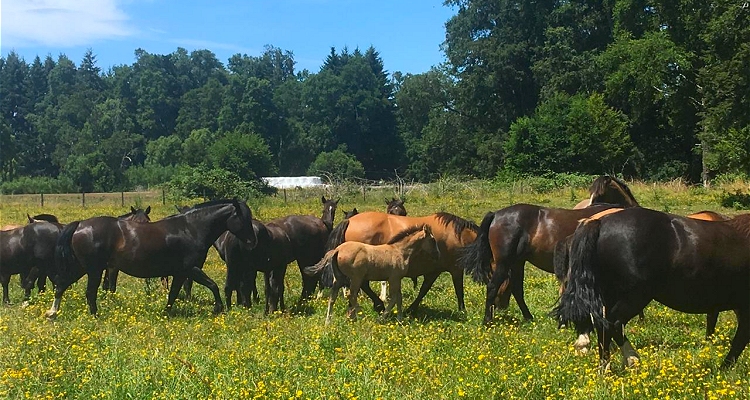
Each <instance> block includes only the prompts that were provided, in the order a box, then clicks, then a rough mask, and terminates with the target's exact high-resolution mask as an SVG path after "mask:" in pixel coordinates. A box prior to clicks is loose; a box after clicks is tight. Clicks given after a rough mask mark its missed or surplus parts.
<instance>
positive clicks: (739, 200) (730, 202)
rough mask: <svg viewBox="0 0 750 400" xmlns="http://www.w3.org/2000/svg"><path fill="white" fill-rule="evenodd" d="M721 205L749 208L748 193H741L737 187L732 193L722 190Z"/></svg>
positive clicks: (739, 208) (742, 208)
mask: <svg viewBox="0 0 750 400" xmlns="http://www.w3.org/2000/svg"><path fill="white" fill-rule="evenodd" d="M721 205H722V207H727V208H734V209H735V210H750V194H746V193H742V191H740V190H739V189H738V190H736V191H735V192H734V193H727V192H724V193H722V194H721Z"/></svg>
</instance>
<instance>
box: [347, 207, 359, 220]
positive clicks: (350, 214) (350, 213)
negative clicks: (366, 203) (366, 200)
mask: <svg viewBox="0 0 750 400" xmlns="http://www.w3.org/2000/svg"><path fill="white" fill-rule="evenodd" d="M357 214H359V211H357V207H354V208H353V209H352V210H351V211H344V219H349V218H351V217H353V216H355V215H357Z"/></svg>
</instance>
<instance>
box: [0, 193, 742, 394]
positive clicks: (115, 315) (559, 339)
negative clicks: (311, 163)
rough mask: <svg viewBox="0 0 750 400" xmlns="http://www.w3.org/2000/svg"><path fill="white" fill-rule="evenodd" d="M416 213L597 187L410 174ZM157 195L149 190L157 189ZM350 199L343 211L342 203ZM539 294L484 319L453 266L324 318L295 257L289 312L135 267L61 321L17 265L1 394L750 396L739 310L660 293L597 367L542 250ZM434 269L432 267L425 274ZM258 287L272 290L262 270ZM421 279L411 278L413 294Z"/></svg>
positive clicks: (373, 206) (697, 201)
mask: <svg viewBox="0 0 750 400" xmlns="http://www.w3.org/2000/svg"><path fill="white" fill-rule="evenodd" d="M631 189H632V191H633V193H634V195H635V196H636V197H637V198H638V200H639V201H640V202H641V204H642V205H643V206H645V207H651V208H655V209H665V208H669V210H670V211H671V212H674V213H677V214H687V213H689V212H694V211H699V210H703V209H710V210H715V211H718V212H721V213H724V214H729V215H732V214H736V213H737V212H736V211H734V210H731V209H726V208H722V207H721V206H720V205H719V203H718V200H717V199H719V197H720V194H721V190H722V189H721V188H720V187H719V188H715V189H710V190H707V189H700V190H696V189H693V188H689V187H684V186H675V185H670V186H665V185H651V184H641V183H634V184H632V185H631ZM408 190H409V191H408V193H407V203H406V206H407V209H408V211H409V213H410V215H424V214H429V213H433V212H436V211H448V212H452V213H455V214H457V215H460V216H462V217H465V218H469V219H473V220H475V221H478V220H479V219H480V218H481V217H482V216H483V215H484V214H485V213H486V212H487V211H490V210H494V209H498V208H502V207H505V206H508V205H510V204H512V203H518V202H527V203H534V204H543V205H547V206H553V207H571V206H572V205H573V204H575V203H576V202H577V201H579V200H581V199H583V198H584V197H587V195H586V191H585V189H582V188H570V187H562V188H557V189H554V190H551V191H546V190H545V191H544V192H540V191H535V190H532V189H529V188H528V187H527V186H524V185H523V184H522V183H520V184H518V185H517V186H516V187H515V188H513V187H512V186H511V187H498V186H497V185H494V184H492V183H488V182H457V181H445V182H442V186H441V187H434V186H430V185H425V186H415V187H412V188H411V189H408ZM323 193H324V192H320V191H309V192H305V193H299V196H296V197H295V198H294V199H291V198H289V197H288V198H287V201H286V202H284V200H283V197H281V196H277V197H275V198H265V199H261V200H257V201H253V202H251V203H250V206H251V208H252V209H253V212H254V214H255V215H256V217H258V218H261V219H271V218H275V217H279V216H284V215H288V214H295V213H302V214H315V215H318V214H319V213H320V209H321V205H320V195H321V194H323ZM324 194H325V195H326V196H327V197H340V198H341V202H340V203H339V208H344V209H351V208H352V207H357V208H358V209H359V210H360V211H365V210H383V209H384V207H385V204H384V201H383V199H384V198H386V197H387V198H390V197H392V196H393V195H394V194H393V192H389V191H388V189H385V190H381V191H375V192H366V193H365V194H364V198H363V194H362V192H361V189H360V188H355V189H350V190H346V189H345V188H335V187H334V188H329V191H328V192H325V193H324ZM145 205H148V204H144V206H145ZM128 206H129V205H128V204H126V208H120V207H119V205H118V206H96V207H94V206H92V207H90V208H86V209H82V208H80V207H78V206H76V205H60V206H50V207H49V208H45V209H43V210H42V209H38V208H35V207H34V206H28V207H27V206H24V205H19V204H13V205H9V204H2V205H0V207H1V208H0V212H1V213H0V224H7V223H22V222H23V221H24V219H23V218H25V214H26V213H31V214H33V213H37V212H50V213H54V214H57V215H58V217H59V218H60V219H61V220H62V221H64V222H70V221H72V220H74V219H81V218H87V217H91V216H94V215H119V214H123V213H125V212H126V211H127V207H128ZM173 210H174V209H173V207H172V205H166V206H164V205H161V204H152V213H151V216H152V219H154V220H155V219H158V218H160V217H164V216H166V215H170V214H173V213H174V211H173ZM340 215H341V213H339V216H338V218H337V222H338V220H340V219H341V216H340ZM205 270H206V271H207V273H208V275H209V276H211V277H212V278H213V279H214V280H216V281H217V282H218V283H219V284H220V285H222V284H223V282H224V273H225V267H224V265H223V263H222V262H221V260H220V259H219V257H218V256H217V255H216V253H215V252H214V251H213V250H211V251H210V253H209V258H208V260H207V262H206V265H205ZM526 275H527V276H526V286H525V288H526V295H527V303H528V304H529V307H530V308H531V312H532V313H533V314H534V315H535V316H536V319H535V320H534V321H533V322H522V321H521V318H522V317H521V314H520V312H519V311H518V308H517V307H516V306H515V303H512V305H511V307H510V308H509V309H508V310H507V311H502V312H498V315H497V316H496V320H495V324H494V326H492V327H490V328H485V327H484V326H483V325H482V324H481V321H482V315H483V302H484V300H483V299H484V287H483V286H481V285H478V284H475V283H473V282H471V281H470V279H468V278H466V279H465V284H466V307H467V312H466V313H458V312H457V311H456V308H457V306H456V300H455V295H454V292H453V288H452V285H451V283H450V279H449V277H448V276H447V275H445V276H442V277H441V278H440V279H438V281H437V282H436V284H435V286H434V287H433V288H432V290H431V291H430V293H428V295H427V296H426V297H425V299H424V301H423V303H422V306H421V307H420V309H419V310H418V312H417V313H416V314H415V315H413V316H411V317H410V318H407V319H406V320H405V321H404V322H403V323H396V322H388V323H382V322H380V321H379V319H378V318H377V315H376V314H375V313H374V312H373V311H372V309H371V307H369V306H367V304H369V303H368V302H367V301H366V300H364V299H363V301H362V303H363V305H365V307H364V311H363V317H362V318H360V319H359V320H358V321H356V322H349V321H348V320H346V318H345V316H344V311H345V307H346V305H345V302H339V303H338V304H337V306H336V309H335V315H334V319H333V323H332V324H331V325H329V326H324V324H323V322H324V318H325V307H326V299H325V298H321V299H316V300H313V301H311V302H309V303H307V304H304V305H295V302H296V300H297V299H298V298H299V295H300V290H301V286H300V277H299V272H298V268H297V266H296V265H295V264H292V265H290V266H289V270H288V273H287V279H286V287H287V291H286V300H287V304H288V305H292V306H291V307H290V309H289V310H287V312H284V313H279V314H276V315H272V316H264V315H263V306H262V304H261V305H257V304H256V305H253V307H252V308H250V309H242V308H233V309H232V311H231V312H228V313H224V314H221V315H218V316H214V315H212V314H211V309H212V307H211V306H212V296H211V295H210V293H209V291H208V290H205V288H202V287H200V286H199V287H197V288H195V289H194V291H193V296H194V298H193V299H191V300H185V299H179V300H178V301H177V302H176V304H175V310H174V315H172V316H169V317H168V316H167V315H166V314H165V313H164V312H163V308H164V305H165V303H166V291H165V290H164V289H162V288H161V287H160V286H159V285H158V284H146V283H145V282H144V281H143V280H140V279H136V278H132V277H129V276H124V275H122V274H121V275H120V280H119V282H118V290H117V293H115V294H105V293H103V292H100V296H99V310H100V311H99V315H98V317H96V318H94V317H92V316H90V315H89V314H88V311H87V307H86V301H85V294H84V292H85V279H82V280H81V281H80V282H78V283H77V284H75V285H73V286H72V287H71V288H70V289H69V290H68V291H67V293H66V294H65V297H64V300H63V304H62V312H61V314H60V316H59V317H58V318H57V320H55V321H54V322H50V321H47V320H45V319H44V318H43V317H42V315H43V313H44V311H45V310H46V309H47V308H48V307H49V305H50V304H51V301H52V293H51V292H50V291H48V292H46V293H42V294H35V295H34V297H33V298H32V302H31V304H30V305H29V306H28V307H25V308H22V307H21V306H20V304H19V303H20V299H21V297H22V294H21V290H20V288H19V287H18V278H14V279H13V281H12V285H11V299H12V301H13V302H14V304H13V305H11V306H6V307H2V308H0V349H3V351H0V398H50V399H52V398H122V399H127V398H136V399H147V398H155V399H185V398H216V399H224V398H227V399H229V398H285V399H289V398H361V399H376V398H384V399H426V398H461V397H465V398H565V399H571V398H572V399H590V398H604V399H620V398H628V399H630V398H660V399H665V398H696V399H697V398H707V399H711V398H747V397H749V396H750V389H749V388H750V374H749V373H748V372H750V354H743V355H742V356H741V357H740V360H739V362H738V364H737V366H736V367H735V368H734V369H733V370H731V371H720V370H718V365H719V363H720V361H721V359H722V357H723V356H724V355H725V354H726V352H727V351H728V346H729V340H730V339H731V337H732V335H733V334H734V330H735V322H734V317H733V316H732V315H730V313H723V314H722V316H721V318H720V320H719V325H718V329H717V332H718V334H717V335H716V337H715V338H714V339H712V340H710V341H706V340H705V339H704V338H703V332H704V329H705V320H704V317H703V316H701V315H688V314H682V313H678V312H675V311H672V310H669V309H667V308H665V307H663V306H661V305H658V304H651V305H650V306H649V307H648V308H647V309H646V311H645V313H646V320H645V321H642V322H641V321H634V322H632V323H631V324H629V325H628V327H627V331H628V335H629V336H630V338H631V341H632V342H633V344H634V345H635V346H636V347H637V348H638V350H639V352H640V354H641V356H642V358H641V363H640V364H639V365H638V366H637V367H636V368H632V369H624V368H623V367H622V366H620V365H619V362H618V360H619V359H620V357H619V354H616V355H615V356H614V357H613V367H612V370H611V371H610V372H608V373H604V374H599V373H598V372H597V366H598V365H597V356H596V354H595V352H591V353H590V354H588V355H586V356H578V355H576V354H574V352H573V349H572V346H571V343H572V341H573V339H574V333H573V332H572V331H569V330H558V329H557V326H556V323H555V322H554V321H552V319H551V318H549V317H548V316H547V314H548V312H549V311H550V310H551V308H552V306H553V304H554V303H555V301H556V294H557V286H556V283H555V280H554V278H553V276H552V275H550V274H547V273H545V272H542V271H540V270H539V269H537V268H535V267H533V266H531V265H529V266H528V267H527V274H526ZM420 282H421V280H420ZM258 283H259V287H260V288H261V294H262V293H263V289H262V288H263V285H262V277H261V278H259V282H258ZM415 295H416V293H415V292H414V290H413V289H412V288H411V285H405V286H404V297H405V301H410V300H411V299H413V298H414V297H415Z"/></svg>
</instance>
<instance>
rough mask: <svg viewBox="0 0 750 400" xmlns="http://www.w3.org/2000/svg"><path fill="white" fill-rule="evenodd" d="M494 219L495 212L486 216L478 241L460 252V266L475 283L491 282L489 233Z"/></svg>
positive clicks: (478, 233) (478, 234) (480, 228)
mask: <svg viewBox="0 0 750 400" xmlns="http://www.w3.org/2000/svg"><path fill="white" fill-rule="evenodd" d="M494 219H495V212H494V211H490V212H488V213H487V214H485V216H484V219H482V224H481V225H480V226H479V231H478V232H477V238H476V240H474V242H472V243H471V244H469V245H467V246H464V247H463V248H461V249H460V250H459V254H458V265H459V266H461V268H463V270H464V271H466V273H467V274H469V275H471V277H472V279H474V281H475V282H479V283H485V284H486V283H488V282H489V281H490V274H491V273H492V270H491V267H490V261H491V258H492V249H491V248H490V239H489V232H490V225H491V224H492V221H494Z"/></svg>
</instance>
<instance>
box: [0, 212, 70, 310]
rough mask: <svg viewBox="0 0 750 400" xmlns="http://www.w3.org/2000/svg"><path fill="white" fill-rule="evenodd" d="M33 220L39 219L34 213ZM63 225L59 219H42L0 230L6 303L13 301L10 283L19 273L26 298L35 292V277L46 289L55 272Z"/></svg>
mask: <svg viewBox="0 0 750 400" xmlns="http://www.w3.org/2000/svg"><path fill="white" fill-rule="evenodd" d="M29 220H30V221H32V220H33V221H37V220H34V219H33V218H32V217H30V218H29ZM61 229H62V226H61V225H60V224H59V223H53V222H47V221H44V220H41V219H40V220H38V222H30V223H29V224H28V225H25V226H22V227H19V228H14V229H11V230H5V231H0V284H2V286H3V302H4V303H6V304H8V303H10V296H9V295H8V283H9V282H10V277H11V276H12V275H15V274H20V276H21V286H22V287H23V289H24V300H28V299H29V297H30V296H31V288H32V287H33V286H34V282H35V281H38V283H37V285H38V288H39V291H43V290H44V287H45V282H46V280H47V276H48V275H49V276H50V277H51V278H53V276H54V275H52V272H51V271H52V270H53V266H54V264H55V243H56V242H57V238H58V236H59V235H60V230H61ZM53 282H54V278H53Z"/></svg>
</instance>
